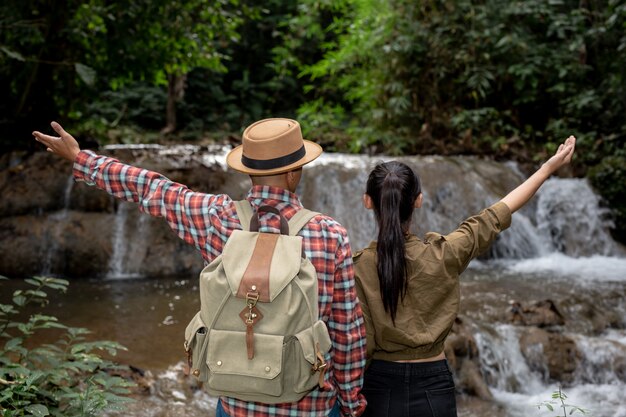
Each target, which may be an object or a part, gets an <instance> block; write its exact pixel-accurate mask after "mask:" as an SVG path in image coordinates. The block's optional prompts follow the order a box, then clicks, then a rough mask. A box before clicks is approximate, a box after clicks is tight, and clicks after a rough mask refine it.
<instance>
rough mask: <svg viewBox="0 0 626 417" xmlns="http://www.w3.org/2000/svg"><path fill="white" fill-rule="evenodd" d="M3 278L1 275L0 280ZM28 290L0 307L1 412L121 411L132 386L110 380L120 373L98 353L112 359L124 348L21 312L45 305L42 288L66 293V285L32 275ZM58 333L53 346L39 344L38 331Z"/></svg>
mask: <svg viewBox="0 0 626 417" xmlns="http://www.w3.org/2000/svg"><path fill="white" fill-rule="evenodd" d="M0 278H2V279H5V278H4V277H0ZM25 281H26V283H27V284H29V285H30V286H32V288H31V289H26V290H17V291H15V292H14V293H13V297H12V303H11V304H0V342H3V344H4V346H3V347H2V349H1V350H0V412H1V414H2V416H4V417H13V416H38V417H39V416H59V417H61V416H62V417H72V416H77V417H78V416H81V417H83V416H97V415H100V414H101V412H102V411H104V410H114V409H117V410H119V409H123V405H124V404H125V403H127V402H128V401H130V399H129V398H128V397H127V396H125V394H128V393H129V387H131V386H132V384H131V383H129V382H127V381H126V380H124V379H122V378H120V377H118V376H114V375H113V374H114V373H115V372H116V371H119V370H120V369H122V368H121V367H120V366H119V365H116V364H114V363H113V362H111V361H109V360H107V359H104V358H103V357H102V356H100V354H99V353H98V351H103V352H106V353H107V354H108V355H115V354H116V352H117V351H118V350H120V349H124V347H123V346H121V345H119V344H118V343H115V342H110V341H87V340H86V338H85V335H87V334H88V333H89V331H88V330H87V329H83V328H74V327H68V326H65V325H63V324H62V323H59V322H58V320H57V319H56V318H55V317H52V316H48V315H45V314H43V313H34V314H31V315H30V316H28V317H27V318H25V319H22V318H21V317H23V316H24V312H25V308H27V307H30V306H32V305H37V306H40V307H43V306H45V305H46V304H47V303H48V297H47V293H46V290H55V291H62V292H64V291H65V290H66V289H67V286H68V284H69V283H68V281H66V280H63V279H56V278H47V277H34V278H30V279H26V280H25ZM51 330H53V331H57V332H59V333H60V337H59V339H58V340H57V341H56V342H54V343H49V344H42V343H37V337H38V335H39V334H40V333H41V332H42V331H51Z"/></svg>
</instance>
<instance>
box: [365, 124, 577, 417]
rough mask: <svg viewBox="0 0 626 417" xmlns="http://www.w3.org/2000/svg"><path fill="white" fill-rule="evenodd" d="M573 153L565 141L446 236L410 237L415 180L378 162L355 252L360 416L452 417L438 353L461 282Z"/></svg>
mask: <svg viewBox="0 0 626 417" xmlns="http://www.w3.org/2000/svg"><path fill="white" fill-rule="evenodd" d="M575 145H576V139H575V138H574V137H573V136H570V137H569V138H568V139H567V140H566V141H565V142H564V143H563V144H561V145H560V146H559V149H558V150H557V152H556V153H555V155H554V156H553V157H552V158H550V159H549V160H548V161H547V162H545V163H544V164H543V165H542V166H541V168H540V169H539V170H537V172H535V173H534V174H533V175H532V176H531V177H530V178H528V179H527V180H526V181H525V182H524V183H523V184H521V185H520V186H518V187H517V188H516V189H515V190H513V191H512V192H510V193H509V194H508V195H507V196H506V197H504V198H503V199H502V200H501V201H500V202H498V203H496V204H494V205H493V206H491V207H489V208H487V209H485V210H483V211H482V212H481V213H480V214H478V215H476V216H473V217H470V218H469V219H467V220H465V222H463V223H462V224H461V226H460V227H459V228H458V229H457V230H455V231H454V232H452V233H450V234H448V235H446V236H443V235H440V234H437V233H428V234H426V235H425V238H424V240H423V241H422V240H420V239H418V238H417V237H415V236H414V235H411V234H410V233H409V226H410V223H411V217H412V214H413V210H414V209H415V208H419V207H421V205H422V193H421V189H420V182H419V179H418V177H417V176H416V175H415V173H414V172H413V171H412V170H411V168H409V167H408V166H407V165H405V164H403V163H400V162H395V161H393V162H388V163H383V164H380V165H378V166H376V168H374V170H373V171H372V172H371V173H370V175H369V178H368V181H367V192H366V194H365V195H364V196H363V202H364V205H365V207H366V208H367V209H373V210H374V213H375V216H376V221H377V222H378V241H377V242H372V243H371V244H370V246H369V247H367V248H366V249H364V250H362V251H360V252H359V253H357V254H356V255H355V257H354V268H355V276H356V282H357V291H358V296H359V299H360V301H361V306H362V309H363V313H364V316H365V326H366V329H367V354H368V359H369V360H370V364H369V367H368V368H367V370H366V372H365V383H364V387H363V392H364V394H365V396H366V398H367V401H368V407H367V409H366V411H365V414H364V416H375V417H384V416H393V417H403V416H437V417H448V416H456V415H457V414H456V400H455V396H454V382H453V380H452V375H451V373H450V370H449V368H448V364H447V361H446V358H445V355H444V353H443V348H444V342H445V340H446V337H447V336H448V333H449V332H450V329H451V328H452V324H453V322H454V319H455V318H456V315H457V313H458V308H459V274H461V272H463V270H465V268H466V267H467V265H468V264H469V262H470V261H471V260H472V259H474V258H475V257H476V256H478V255H479V254H481V253H482V252H484V251H485V250H486V249H487V248H488V247H489V245H491V243H492V242H493V241H494V239H495V238H496V236H497V235H498V233H500V232H501V231H502V230H504V229H506V228H507V227H509V225H510V224H511V214H512V213H513V212H515V211H517V210H518V209H520V208H521V207H522V206H523V205H524V204H526V203H527V202H528V200H529V199H530V198H531V197H532V196H533V195H534V194H535V192H536V191H537V190H538V189H539V187H540V186H541V184H543V183H544V182H545V180H547V179H548V178H549V177H550V175H552V174H553V173H554V172H555V171H556V170H557V169H559V168H560V167H562V166H563V165H566V164H568V163H569V162H570V161H571V159H572V154H573V152H574V148H575Z"/></svg>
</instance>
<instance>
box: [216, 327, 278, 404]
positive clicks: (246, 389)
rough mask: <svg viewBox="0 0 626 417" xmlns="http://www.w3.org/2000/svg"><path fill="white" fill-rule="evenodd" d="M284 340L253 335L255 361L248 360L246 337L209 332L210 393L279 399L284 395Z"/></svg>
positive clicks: (228, 332)
mask: <svg viewBox="0 0 626 417" xmlns="http://www.w3.org/2000/svg"><path fill="white" fill-rule="evenodd" d="M283 339H284V337H283V336H274V335H267V334H259V333H257V334H255V335H254V345H255V349H254V358H253V359H248V350H247V345H246V333H245V332H236V331H230V330H211V331H210V333H209V342H208V348H207V359H206V361H207V362H206V363H207V366H208V368H209V370H210V374H209V378H208V387H209V389H212V390H216V391H220V392H221V393H222V395H224V393H225V392H233V393H237V394H238V395H241V394H244V395H245V394H252V395H254V394H265V395H270V396H276V397H278V396H280V395H281V393H282V391H283V383H282V375H281V371H282V356H283Z"/></svg>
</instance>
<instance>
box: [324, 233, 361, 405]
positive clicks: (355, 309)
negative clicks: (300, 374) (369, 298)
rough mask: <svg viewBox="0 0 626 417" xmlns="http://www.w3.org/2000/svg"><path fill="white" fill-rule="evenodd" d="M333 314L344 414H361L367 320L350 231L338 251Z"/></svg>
mask: <svg viewBox="0 0 626 417" xmlns="http://www.w3.org/2000/svg"><path fill="white" fill-rule="evenodd" d="M335 260H336V269H335V282H334V292H333V301H332V316H331V317H330V319H329V321H328V330H329V333H330V337H331V340H332V341H333V348H334V349H333V358H332V360H333V371H334V378H335V384H336V386H337V388H338V390H339V393H338V401H339V404H340V406H341V413H342V415H344V416H359V415H361V414H362V413H363V411H365V406H366V404H367V403H366V401H365V397H364V396H363V394H361V388H362V386H363V372H364V370H365V359H366V352H365V349H366V338H365V324H364V322H363V314H362V312H361V307H360V305H359V303H358V301H357V294H356V289H355V282H354V268H353V264H352V253H351V250H350V244H349V242H348V238H347V235H345V236H344V238H343V241H342V242H340V243H339V248H338V250H337V252H336V254H335Z"/></svg>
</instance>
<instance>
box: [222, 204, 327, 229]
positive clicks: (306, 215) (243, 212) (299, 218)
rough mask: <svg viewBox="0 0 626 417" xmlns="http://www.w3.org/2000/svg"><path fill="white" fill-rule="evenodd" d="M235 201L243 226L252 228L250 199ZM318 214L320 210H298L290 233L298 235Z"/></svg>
mask: <svg viewBox="0 0 626 417" xmlns="http://www.w3.org/2000/svg"><path fill="white" fill-rule="evenodd" d="M233 203H234V204H235V210H236V211H237V217H239V222H240V223H241V228H242V229H243V230H246V231H247V230H250V222H251V219H252V217H253V216H254V212H253V210H252V206H251V205H250V202H249V201H248V200H237V201H234V202H233ZM318 214H319V213H318V212H315V211H311V210H307V209H305V208H302V209H300V210H298V212H297V213H296V214H294V215H293V217H292V218H291V219H290V220H289V223H288V224H289V235H290V236H296V235H297V234H298V232H299V231H300V230H301V229H302V228H303V227H304V226H306V225H307V223H308V222H309V221H311V219H312V218H313V217H315V216H317V215H318Z"/></svg>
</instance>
